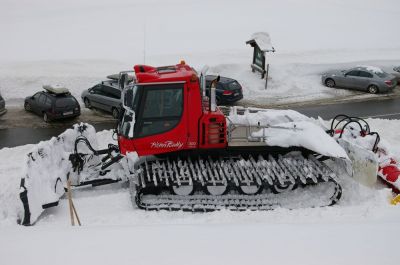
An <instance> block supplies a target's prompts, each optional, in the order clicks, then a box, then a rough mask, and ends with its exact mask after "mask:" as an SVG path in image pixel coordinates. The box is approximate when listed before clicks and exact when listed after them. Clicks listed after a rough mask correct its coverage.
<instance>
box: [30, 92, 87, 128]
mask: <svg viewBox="0 0 400 265" xmlns="http://www.w3.org/2000/svg"><path fill="white" fill-rule="evenodd" d="M43 88H44V89H45V90H46V91H41V92H37V93H36V94H34V95H33V96H31V97H27V98H25V104H24V108H25V110H26V111H31V112H33V113H36V114H38V115H40V116H42V117H43V120H44V121H45V122H48V121H51V120H57V119H63V118H71V117H76V116H79V115H80V114H81V108H80V106H79V103H78V101H77V100H76V99H75V97H74V96H72V95H71V94H70V93H69V91H68V90H67V89H65V88H61V87H52V86H43Z"/></svg>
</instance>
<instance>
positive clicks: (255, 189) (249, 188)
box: [240, 185, 262, 195]
mask: <svg viewBox="0 0 400 265" xmlns="http://www.w3.org/2000/svg"><path fill="white" fill-rule="evenodd" d="M261 188H262V187H261V186H257V185H244V186H240V191H241V192H242V193H243V194H246V195H253V194H257V193H259V192H260V191H261Z"/></svg>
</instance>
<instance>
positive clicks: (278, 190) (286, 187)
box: [271, 184, 296, 194]
mask: <svg viewBox="0 0 400 265" xmlns="http://www.w3.org/2000/svg"><path fill="white" fill-rule="evenodd" d="M295 188H296V187H295V185H294V184H288V185H280V184H276V185H273V186H271V190H272V192H273V193H275V194H278V193H282V192H285V191H288V190H293V189H295Z"/></svg>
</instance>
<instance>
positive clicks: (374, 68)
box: [359, 65, 384, 74]
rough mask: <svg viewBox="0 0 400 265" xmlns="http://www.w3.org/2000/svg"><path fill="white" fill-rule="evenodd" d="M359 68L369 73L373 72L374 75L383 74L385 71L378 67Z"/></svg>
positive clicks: (364, 66)
mask: <svg viewBox="0 0 400 265" xmlns="http://www.w3.org/2000/svg"><path fill="white" fill-rule="evenodd" d="M359 67H363V68H365V69H367V71H370V72H373V73H376V74H383V73H384V71H383V70H382V69H381V68H379V67H376V66H371V65H359Z"/></svg>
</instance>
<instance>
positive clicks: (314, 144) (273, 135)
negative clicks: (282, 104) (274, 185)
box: [229, 109, 348, 159]
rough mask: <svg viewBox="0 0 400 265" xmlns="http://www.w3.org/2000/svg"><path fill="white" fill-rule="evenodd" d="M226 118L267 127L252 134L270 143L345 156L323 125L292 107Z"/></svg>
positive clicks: (327, 154)
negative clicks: (317, 123)
mask: <svg viewBox="0 0 400 265" xmlns="http://www.w3.org/2000/svg"><path fill="white" fill-rule="evenodd" d="M229 120H230V121H232V122H233V123H236V124H243V125H251V126H257V125H259V126H265V127H267V128H264V129H260V130H259V131H258V132H254V133H253V135H252V136H254V137H264V139H265V142H266V143H267V144H268V145H270V146H281V147H289V146H298V147H304V148H307V149H309V150H312V151H314V152H317V153H319V154H322V155H325V156H330V157H335V158H345V159H348V156H347V154H346V152H345V151H344V150H343V148H342V147H340V146H339V145H338V144H337V143H336V141H335V140H334V139H333V138H332V137H330V136H329V135H328V134H327V133H326V132H325V131H324V130H323V128H321V127H320V126H318V125H316V124H315V123H314V121H313V120H312V119H311V118H308V117H306V116H304V115H303V114H300V113H299V112H297V111H294V110H273V109H268V110H265V111H259V112H256V113H250V112H247V113H244V115H236V114H234V113H231V114H230V116H229Z"/></svg>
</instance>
